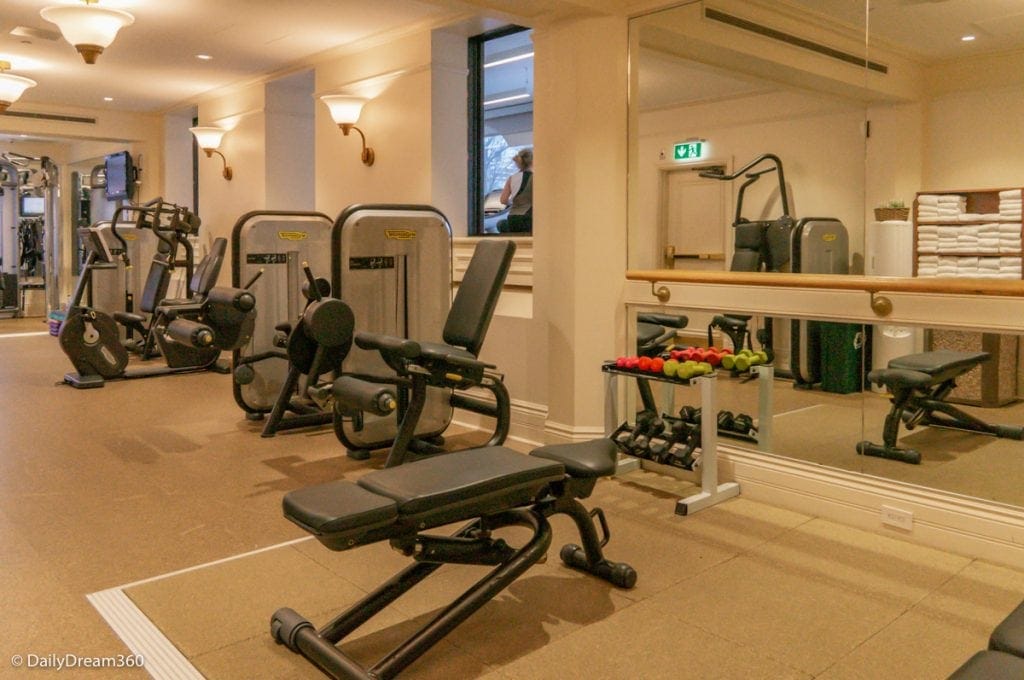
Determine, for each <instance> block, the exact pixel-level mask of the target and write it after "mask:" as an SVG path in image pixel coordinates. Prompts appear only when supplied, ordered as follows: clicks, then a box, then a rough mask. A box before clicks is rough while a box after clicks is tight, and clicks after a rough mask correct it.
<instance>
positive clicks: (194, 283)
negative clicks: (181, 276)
mask: <svg viewBox="0 0 1024 680" xmlns="http://www.w3.org/2000/svg"><path fill="white" fill-rule="evenodd" d="M227 249H228V240H227V239H226V238H218V239H214V241H213V246H212V247H211V248H210V252H208V253H207V254H206V257H204V258H203V260H202V261H201V262H200V263H199V266H197V267H196V270H195V271H194V272H193V273H192V280H191V281H189V284H188V287H189V290H191V291H192V293H193V294H195V295H201V296H205V295H206V294H207V293H209V292H210V290H211V289H212V288H213V287H214V286H215V285H217V277H218V276H219V275H220V267H221V265H222V264H224V253H225V252H227Z"/></svg>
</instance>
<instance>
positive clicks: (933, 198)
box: [917, 194, 939, 205]
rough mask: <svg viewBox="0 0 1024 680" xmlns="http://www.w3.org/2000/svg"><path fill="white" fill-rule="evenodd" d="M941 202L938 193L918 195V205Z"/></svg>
mask: <svg viewBox="0 0 1024 680" xmlns="http://www.w3.org/2000/svg"><path fill="white" fill-rule="evenodd" d="M938 202H939V197H938V196H937V195H936V194H921V195H920V196H918V197H917V204H918V205H935V204H937V203H938Z"/></svg>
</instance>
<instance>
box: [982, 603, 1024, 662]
mask: <svg viewBox="0 0 1024 680" xmlns="http://www.w3.org/2000/svg"><path fill="white" fill-rule="evenodd" d="M988 648H989V649H991V650H992V651H995V652H1006V653H1008V654H1013V655H1015V656H1019V657H1024V602H1021V603H1020V604H1019V605H1017V608H1016V609H1014V610H1013V611H1012V612H1010V614H1009V615H1008V616H1007V617H1006V618H1005V619H1003V620H1002V622H1000V624H999V625H998V626H996V627H995V630H993V631H992V636H991V637H989V640H988ZM1021 677H1024V675H1022V676H1021Z"/></svg>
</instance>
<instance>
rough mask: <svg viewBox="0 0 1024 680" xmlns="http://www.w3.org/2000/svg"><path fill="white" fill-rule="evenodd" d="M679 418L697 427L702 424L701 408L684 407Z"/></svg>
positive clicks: (680, 410)
mask: <svg viewBox="0 0 1024 680" xmlns="http://www.w3.org/2000/svg"><path fill="white" fill-rule="evenodd" d="M679 418H680V420H682V421H683V422H686V423H692V424H694V425H696V424H697V423H699V422H700V407H699V406H698V407H693V406H684V407H682V408H681V409H679Z"/></svg>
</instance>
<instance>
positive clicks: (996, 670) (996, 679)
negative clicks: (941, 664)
mask: <svg viewBox="0 0 1024 680" xmlns="http://www.w3.org/2000/svg"><path fill="white" fill-rule="evenodd" d="M1020 678H1024V659H1022V658H1020V657H1019V656H1014V655H1012V654H1006V653H1005V652H993V651H991V650H985V651H983V652H977V653H976V654H975V655H974V656H972V657H971V658H970V659H968V660H967V661H966V662H964V664H963V665H962V666H960V668H958V669H956V670H955V671H954V672H953V674H952V675H950V676H949V680H1020Z"/></svg>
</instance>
